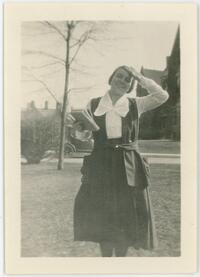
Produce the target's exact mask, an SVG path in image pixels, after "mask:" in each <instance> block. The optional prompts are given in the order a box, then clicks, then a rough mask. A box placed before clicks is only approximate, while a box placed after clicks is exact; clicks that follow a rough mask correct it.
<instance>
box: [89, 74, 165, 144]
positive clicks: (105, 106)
mask: <svg viewBox="0 0 200 277" xmlns="http://www.w3.org/2000/svg"><path fill="white" fill-rule="evenodd" d="M140 85H141V86H142V87H143V88H145V89H146V90H147V91H148V93H149V95H147V96H143V97H136V98H135V99H136V104H137V108H138V113H139V116H140V115H141V114H142V113H144V112H146V111H149V110H152V109H155V108H157V107H159V106H160V105H162V104H163V103H164V102H165V101H167V99H168V97H169V94H168V93H167V91H165V90H163V89H162V88H161V87H160V86H159V85H158V84H157V83H155V82H154V81H153V80H151V79H148V78H146V77H141V79H140ZM128 97H129V94H124V95H123V96H122V97H120V99H119V100H118V101H117V102H116V103H115V104H114V105H113V104H112V100H111V98H110V95H109V93H106V94H105V95H104V96H103V97H102V98H101V100H100V102H99V104H98V106H97V108H96V110H95V112H94V115H95V116H101V115H103V114H106V116H105V118H106V133H107V137H108V138H110V139H111V138H120V137H121V136H122V117H125V116H126V114H127V113H128V111H129V101H128ZM87 109H88V110H89V111H90V110H91V104H90V102H89V103H88V105H87Z"/></svg>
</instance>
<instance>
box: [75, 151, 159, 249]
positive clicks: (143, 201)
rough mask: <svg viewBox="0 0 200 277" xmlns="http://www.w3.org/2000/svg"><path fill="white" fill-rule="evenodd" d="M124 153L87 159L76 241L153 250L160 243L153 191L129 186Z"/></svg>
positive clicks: (95, 153)
mask: <svg viewBox="0 0 200 277" xmlns="http://www.w3.org/2000/svg"><path fill="white" fill-rule="evenodd" d="M123 151H124V150H122V149H118V150H115V149H111V148H106V149H101V150H95V151H93V152H92V154H91V155H89V156H86V157H84V162H83V166H82V168H81V172H82V184H81V187H80V190H79V192H78V194H77V196H76V198H75V205H74V239H75V240H78V241H94V242H102V241H109V242H114V243H115V242H119V241H120V242H122V241H123V242H124V243H126V244H127V245H129V246H134V247H135V248H137V249H138V248H144V249H153V248H155V247H156V246H157V239H156V232H155V227H154V219H153V212H152V205H151V202H150V196H149V191H148V188H145V189H140V188H135V187H131V186H129V185H128V184H127V181H126V174H125V166H124V158H123Z"/></svg>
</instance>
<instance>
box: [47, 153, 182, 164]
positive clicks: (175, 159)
mask: <svg viewBox="0 0 200 277" xmlns="http://www.w3.org/2000/svg"><path fill="white" fill-rule="evenodd" d="M143 156H145V157H146V158H147V160H148V162H149V163H150V164H180V155H175V154H174V155H171V154H164V155H156V154H154V155H152V156H151V155H149V154H148V155H143ZM45 161H48V162H57V160H56V159H52V160H43V162H45ZM82 161H83V158H65V163H72V164H81V163H82Z"/></svg>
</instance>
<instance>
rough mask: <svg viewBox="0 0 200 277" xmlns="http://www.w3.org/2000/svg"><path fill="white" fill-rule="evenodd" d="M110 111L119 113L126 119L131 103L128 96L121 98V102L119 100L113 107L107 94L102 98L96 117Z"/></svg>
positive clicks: (95, 113)
mask: <svg viewBox="0 0 200 277" xmlns="http://www.w3.org/2000/svg"><path fill="white" fill-rule="evenodd" d="M110 111H113V112H115V113H117V114H118V115H120V116H121V117H125V116H126V114H127V113H128V111H129V101H128V96H127V94H124V95H123V96H122V97H120V98H119V100H117V102H116V103H115V104H114V105H113V103H112V100H111V98H110V95H109V93H108V92H107V93H106V94H105V95H104V96H103V97H102V98H101V100H100V102H99V105H98V106H97V108H96V110H95V112H94V115H95V116H101V115H103V114H105V113H107V112H110Z"/></svg>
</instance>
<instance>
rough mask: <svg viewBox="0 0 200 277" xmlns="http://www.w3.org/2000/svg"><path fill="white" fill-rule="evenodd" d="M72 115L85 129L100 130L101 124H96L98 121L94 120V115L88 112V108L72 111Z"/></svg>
mask: <svg viewBox="0 0 200 277" xmlns="http://www.w3.org/2000/svg"><path fill="white" fill-rule="evenodd" d="M71 116H72V117H73V118H74V123H75V122H80V123H82V124H83V127H84V129H86V130H89V131H98V130H99V126H98V125H97V124H96V122H95V121H94V119H93V118H92V116H91V115H90V114H89V113H88V112H87V110H81V111H80V110H79V111H72V112H71Z"/></svg>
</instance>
